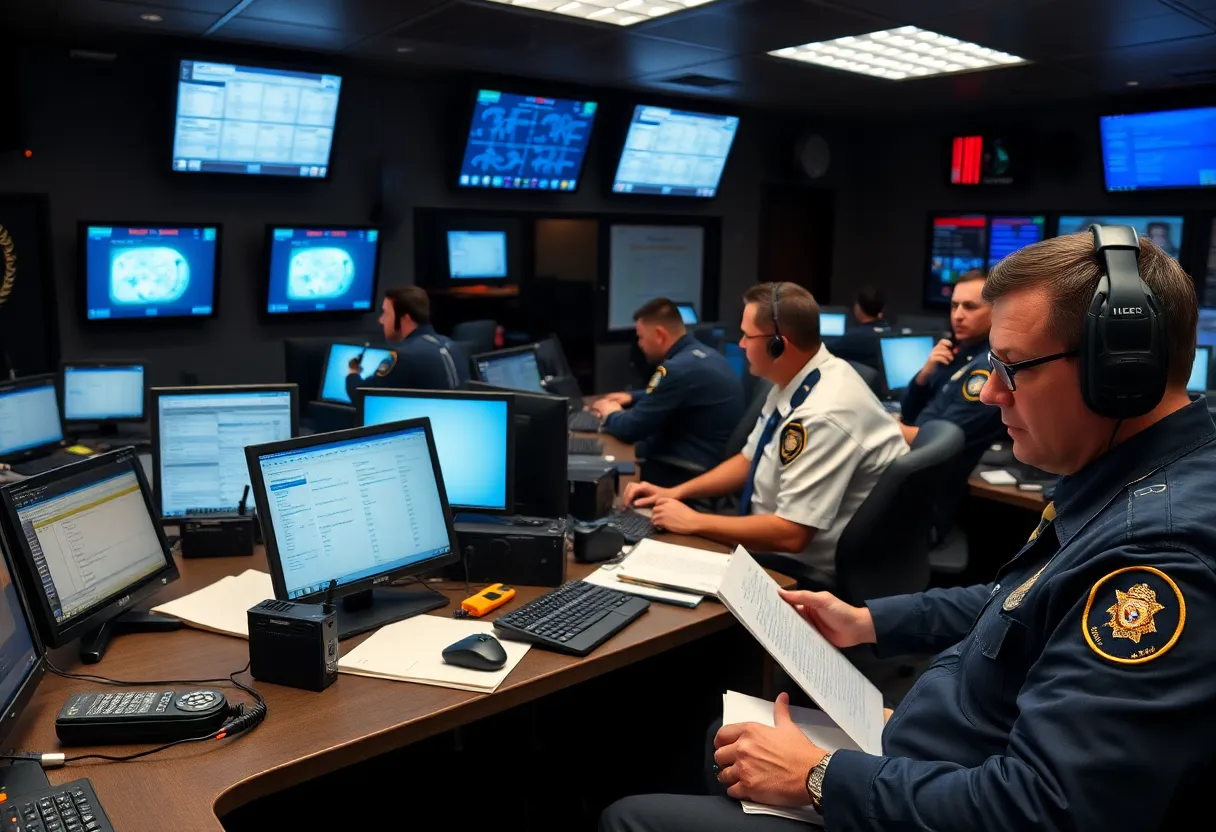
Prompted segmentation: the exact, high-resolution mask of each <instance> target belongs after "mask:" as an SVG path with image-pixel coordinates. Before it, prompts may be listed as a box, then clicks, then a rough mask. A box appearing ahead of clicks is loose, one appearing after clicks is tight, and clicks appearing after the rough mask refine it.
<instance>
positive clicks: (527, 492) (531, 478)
mask: <svg viewBox="0 0 1216 832" xmlns="http://www.w3.org/2000/svg"><path fill="white" fill-rule="evenodd" d="M465 387H466V388H467V389H469V390H485V391H489V392H511V393H512V395H513V396H514V398H515V458H516V459H517V460H526V464H523V465H516V466H515V513H516V514H520V515H523V516H525V517H565V516H566V514H567V506H568V503H569V485H568V484H567V483H568V477H567V476H566V466H567V459H568V457H569V441H568V440H569V437H570V430H569V428H568V427H567V425H568V422H567V414H568V411H569V407H570V403H569V401H568V400H567V399H565V398H562V397H561V396H545V395H538V394H534V393H520V392H518V391H505V390H504V389H503V388H501V387H495V386H493V385H490V384H486V383H485V382H481V381H470V382H468V383H467V384H465Z"/></svg>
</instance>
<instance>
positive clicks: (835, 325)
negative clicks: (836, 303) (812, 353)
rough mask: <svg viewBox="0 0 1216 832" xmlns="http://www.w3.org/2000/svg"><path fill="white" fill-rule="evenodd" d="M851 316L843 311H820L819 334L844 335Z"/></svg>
mask: <svg viewBox="0 0 1216 832" xmlns="http://www.w3.org/2000/svg"><path fill="white" fill-rule="evenodd" d="M848 320H849V316H848V315H846V314H845V313H843V312H820V313H819V336H820V337H821V338H831V337H834V336H837V335H844V330H845V325H846V324H847V323H848Z"/></svg>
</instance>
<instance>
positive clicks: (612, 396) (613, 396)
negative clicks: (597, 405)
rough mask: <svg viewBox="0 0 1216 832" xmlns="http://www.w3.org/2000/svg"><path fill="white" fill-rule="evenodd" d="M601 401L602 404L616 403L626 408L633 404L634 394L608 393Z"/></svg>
mask: <svg viewBox="0 0 1216 832" xmlns="http://www.w3.org/2000/svg"><path fill="white" fill-rule="evenodd" d="M600 401H601V402H616V403H617V404H619V405H620V406H621V407H625V406H626V405H629V404H632V403H633V394H632V393H608V394H607V395H604V396H601V397H600Z"/></svg>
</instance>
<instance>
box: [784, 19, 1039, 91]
mask: <svg viewBox="0 0 1216 832" xmlns="http://www.w3.org/2000/svg"><path fill="white" fill-rule="evenodd" d="M768 54H770V55H772V56H774V57H777V58H785V59H786V60H790V61H802V62H804V63H809V64H818V65H819V66H827V67H831V68H833V69H843V70H845V71H847V72H857V73H860V74H862V75H872V76H874V77H875V78H886V79H887V80H890V81H902V80H905V79H907V78H928V77H930V76H932V75H953V74H955V73H960V72H975V71H976V70H980V69H995V68H997V67H1002V66H1013V65H1015V64H1024V63H1027V61H1026V59H1025V58H1019V57H1018V56H1017V55H1010V54H1008V53H1005V52H999V51H997V50H996V49H989V48H987V47H985V46H979V45H978V44H974V43H967V42H966V41H961V40H958V39H957V38H952V37H949V36H948V35H939V34H937V33H936V32H928V31H925V30H924V29H918V28H917V27H915V26H901V27H900V28H898V29H888V30H886V31H883V32H871V33H869V34H868V35H852V36H849V37H843V38H836V39H835V40H829V41H823V42H821V43H804V44H803V45H802V46H786V47H784V48H782V49H774V50H773V51H771V52H769V53H768Z"/></svg>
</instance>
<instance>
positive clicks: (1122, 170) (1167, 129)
mask: <svg viewBox="0 0 1216 832" xmlns="http://www.w3.org/2000/svg"><path fill="white" fill-rule="evenodd" d="M1099 126H1100V129H1101V133H1102V170H1103V173H1105V174H1106V190H1108V191H1148V190H1159V189H1163V188H1214V187H1216V143H1214V142H1213V141H1212V137H1213V136H1216V107H1196V108H1193V109H1188V110H1160V111H1157V112H1149V113H1131V114H1127V115H1111V116H1102V117H1101V118H1100V119H1099Z"/></svg>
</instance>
